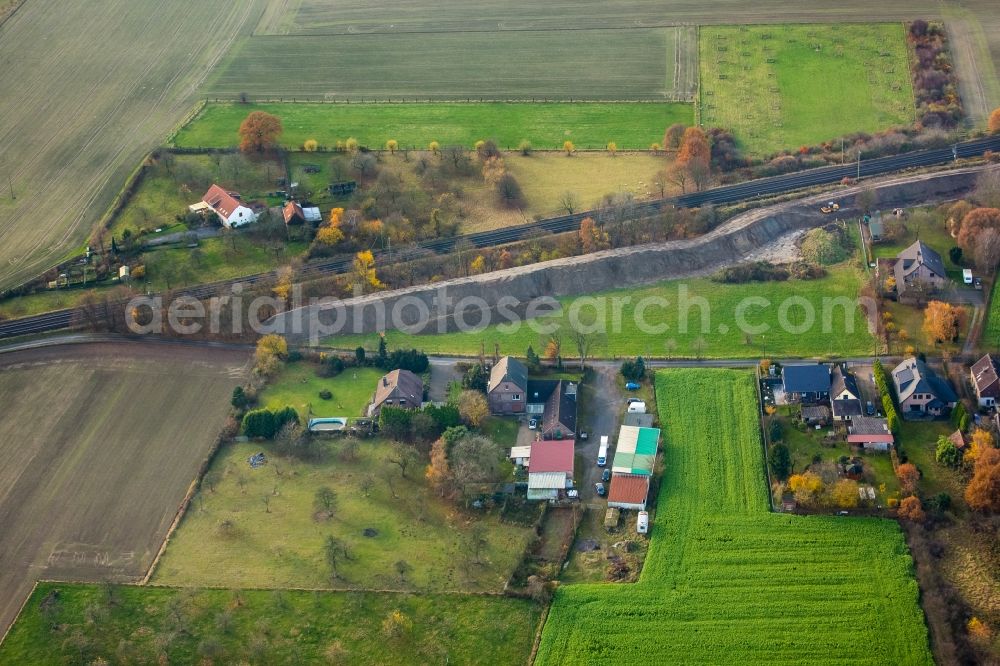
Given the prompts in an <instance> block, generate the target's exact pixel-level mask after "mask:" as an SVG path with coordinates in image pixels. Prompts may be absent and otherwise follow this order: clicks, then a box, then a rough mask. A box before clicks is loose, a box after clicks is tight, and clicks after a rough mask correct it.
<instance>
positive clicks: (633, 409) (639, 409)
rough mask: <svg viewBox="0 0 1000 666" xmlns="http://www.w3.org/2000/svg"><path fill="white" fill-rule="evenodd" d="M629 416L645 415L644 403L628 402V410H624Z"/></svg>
mask: <svg viewBox="0 0 1000 666" xmlns="http://www.w3.org/2000/svg"><path fill="white" fill-rule="evenodd" d="M626 411H627V412H628V413H629V414H645V413H646V403H644V402H643V401H641V400H638V401H636V402H630V403H629V405H628V409H627V410H626Z"/></svg>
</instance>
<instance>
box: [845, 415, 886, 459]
mask: <svg viewBox="0 0 1000 666" xmlns="http://www.w3.org/2000/svg"><path fill="white" fill-rule="evenodd" d="M847 443H848V444H853V445H854V446H860V447H862V448H864V449H868V450H872V451H888V450H889V449H890V448H892V446H893V444H894V443H895V438H894V437H893V436H892V431H890V430H889V422H888V421H886V420H885V419H884V418H881V417H876V416H856V417H854V418H853V419H851V424H850V425H849V426H847Z"/></svg>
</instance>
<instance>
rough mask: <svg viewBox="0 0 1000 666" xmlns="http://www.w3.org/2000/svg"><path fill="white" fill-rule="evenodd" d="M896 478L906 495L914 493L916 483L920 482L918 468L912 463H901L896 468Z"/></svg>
mask: <svg viewBox="0 0 1000 666" xmlns="http://www.w3.org/2000/svg"><path fill="white" fill-rule="evenodd" d="M896 478H898V479H899V484H900V486H902V488H903V492H904V493H906V494H907V495H914V494H916V492H917V484H918V483H920V470H918V469H917V468H916V466H915V465H914V464H913V463H903V464H902V465H900V466H899V467H897V468H896Z"/></svg>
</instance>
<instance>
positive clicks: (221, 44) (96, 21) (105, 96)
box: [0, 0, 257, 288]
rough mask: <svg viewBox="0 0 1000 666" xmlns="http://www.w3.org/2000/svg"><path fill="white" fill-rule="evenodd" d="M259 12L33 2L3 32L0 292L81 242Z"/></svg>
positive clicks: (213, 4) (209, 5)
mask: <svg viewBox="0 0 1000 666" xmlns="http://www.w3.org/2000/svg"><path fill="white" fill-rule="evenodd" d="M256 5H257V0H244V1H242V2H236V3H233V2H227V3H222V2H218V1H217V0H212V1H209V2H202V3H198V5H197V8H196V9H194V10H192V8H190V7H186V6H182V5H180V4H178V3H163V2H153V1H152V0H143V1H141V2H136V1H130V0H98V1H96V2H89V3H73V4H66V3H61V2H57V1H56V0H33V1H32V2H28V3H25V5H24V6H23V7H21V8H20V9H19V10H18V12H17V13H16V14H15V15H14V16H13V17H12V18H11V19H10V20H8V21H6V22H5V23H4V24H3V25H2V26H0V61H2V62H3V63H4V66H3V67H2V68H0V89H3V90H10V91H13V90H17V94H9V95H3V96H0V118H3V121H2V122H0V174H2V179H3V181H4V184H5V188H4V196H3V198H2V199H0V219H2V220H4V224H3V225H2V228H0V246H2V249H0V288H5V287H10V286H13V285H14V284H16V283H18V282H20V281H22V280H24V279H27V278H29V277H31V276H32V275H33V274H35V273H36V272H39V271H41V270H44V269H45V268H47V267H49V266H50V265H52V264H53V263H55V262H57V261H59V260H61V259H63V258H64V257H65V256H66V255H67V253H69V252H70V251H72V250H74V249H75V248H77V247H79V246H80V245H81V244H82V243H83V241H84V240H85V238H86V234H87V233H88V232H89V231H90V229H91V227H92V226H93V224H94V223H95V222H97V220H99V219H100V218H101V217H102V216H103V215H104V213H105V211H106V209H107V207H108V206H109V204H110V203H111V201H112V199H113V198H114V196H115V194H116V193H117V191H118V190H119V188H121V186H122V184H123V183H124V181H125V179H126V177H127V176H128V174H129V173H130V172H131V171H132V170H133V169H134V168H135V166H136V164H137V163H138V161H139V159H140V158H141V157H142V155H144V154H145V153H146V152H148V150H150V149H151V148H152V147H154V146H155V145H156V144H157V143H158V142H160V141H162V138H163V136H164V135H165V134H166V132H167V131H168V129H169V128H170V127H172V126H173V125H174V124H176V123H177V122H178V121H179V120H180V119H181V118H182V117H183V115H184V113H185V112H186V111H187V110H188V109H189V108H190V105H191V103H192V102H193V100H194V93H195V90H196V88H197V87H198V86H199V85H200V82H201V80H202V78H203V77H204V75H205V74H206V73H207V72H208V71H210V70H211V69H212V68H213V67H214V65H215V63H216V61H217V59H218V58H219V57H221V55H222V54H223V53H224V52H225V51H226V50H227V49H228V47H229V42H230V39H232V38H234V37H235V36H237V35H239V34H240V33H241V31H242V30H243V28H244V26H245V25H247V23H248V21H250V20H251V15H254V16H256V14H255V13H254V12H252V9H253V7H254V6H256ZM223 7H224V8H225V9H224V10H223V9H222V8H223ZM56 35H58V38H56V37H55V36H56ZM219 35H224V37H223V38H220V37H219ZM95 41H97V42H100V43H101V44H102V45H103V47H102V48H94V44H95ZM54 45H55V46H54ZM109 45H113V47H114V48H110V47H109ZM54 91H58V92H57V93H55V92H54ZM11 189H12V190H13V193H14V195H15V196H16V199H13V200H11V198H10V197H9V196H8V194H9V192H8V190H11ZM42 201H44V202H58V204H57V205H49V204H46V205H47V211H46V223H45V224H38V211H39V202H42Z"/></svg>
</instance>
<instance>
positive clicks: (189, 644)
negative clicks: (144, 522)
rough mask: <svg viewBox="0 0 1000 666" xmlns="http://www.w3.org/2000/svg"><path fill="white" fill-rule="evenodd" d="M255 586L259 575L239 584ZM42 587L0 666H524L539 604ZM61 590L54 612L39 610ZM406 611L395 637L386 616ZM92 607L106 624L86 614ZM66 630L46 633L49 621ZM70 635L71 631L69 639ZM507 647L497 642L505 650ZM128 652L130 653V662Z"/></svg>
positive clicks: (1, 650) (450, 597) (2, 648)
mask: <svg viewBox="0 0 1000 666" xmlns="http://www.w3.org/2000/svg"><path fill="white" fill-rule="evenodd" d="M244 582H252V581H244ZM110 589H111V594H112V601H113V603H108V588H105V587H104V586H101V585H81V584H76V583H40V584H39V586H38V587H37V588H36V590H35V592H34V594H33V595H32V597H31V599H30V600H29V601H28V603H27V605H26V606H25V608H24V611H23V612H22V614H21V617H20V619H19V620H18V622H17V623H16V624H15V625H14V627H13V629H12V630H11V632H10V634H9V635H8V636H7V638H6V640H5V641H4V642H3V644H2V645H0V663H4V664H58V663H99V662H98V661H97V659H98V657H100V658H102V659H103V660H104V661H103V662H100V663H122V662H123V661H125V660H127V663H156V661H157V659H158V658H159V656H160V655H163V658H162V660H163V661H164V662H169V663H176V664H195V663H205V662H204V661H203V660H204V659H206V658H208V659H209V662H211V663H218V664H235V663H253V664H319V663H352V664H374V663H393V664H428V663H447V662H451V663H456V664H489V665H493V664H510V665H511V666H514V665H515V664H516V665H520V664H524V663H525V661H526V660H527V658H528V653H529V652H530V651H531V644H532V640H533V638H534V635H535V628H536V626H537V624H538V618H539V615H540V612H541V611H540V609H539V607H538V606H536V605H534V604H533V603H531V602H530V601H525V600H522V599H510V598H505V597H493V596H490V597H487V596H466V595H455V594H447V595H440V594H439V595H434V594H425V595H413V594H391V593H389V594H386V593H377V592H308V591H296V590H289V591H268V590H239V591H233V590H221V589H213V590H190V589H189V590H182V589H174V588H158V587H135V586H116V587H114V588H110ZM56 593H57V594H58V601H57V602H56V603H55V605H54V610H53V611H52V613H51V615H49V616H47V617H48V620H47V619H46V616H45V615H43V614H42V612H41V611H40V605H41V602H42V600H44V599H45V598H46V597H47V596H48V595H49V594H56ZM394 611H399V612H400V613H401V618H402V622H401V623H400V624H401V627H402V628H401V630H400V631H399V632H398V634H393V633H392V632H389V631H386V630H385V629H384V627H383V622H384V621H385V620H386V618H388V617H389V616H390V614H392V613H393V612H394ZM94 612H97V613H98V617H99V618H100V620H99V621H97V622H94V621H91V620H87V619H85V618H90V617H93V613H94ZM53 622H56V623H58V624H59V625H60V629H59V630H53V629H50V627H51V626H52V623H53ZM67 636H73V637H76V638H74V639H67V638H66V637H67ZM501 646H502V649H500V648H501ZM122 655H125V657H124V658H123V657H122Z"/></svg>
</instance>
